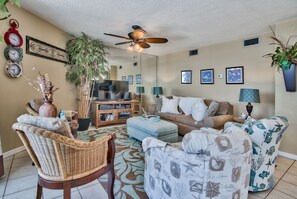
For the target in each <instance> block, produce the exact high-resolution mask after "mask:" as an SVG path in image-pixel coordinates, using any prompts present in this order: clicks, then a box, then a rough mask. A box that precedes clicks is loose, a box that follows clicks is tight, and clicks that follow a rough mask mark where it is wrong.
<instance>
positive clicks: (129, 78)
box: [128, 75, 133, 85]
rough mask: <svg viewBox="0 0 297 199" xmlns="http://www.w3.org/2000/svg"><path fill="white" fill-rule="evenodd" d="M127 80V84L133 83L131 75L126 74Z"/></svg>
mask: <svg viewBox="0 0 297 199" xmlns="http://www.w3.org/2000/svg"><path fill="white" fill-rule="evenodd" d="M128 82H129V84H130V85H131V84H133V75H128Z"/></svg>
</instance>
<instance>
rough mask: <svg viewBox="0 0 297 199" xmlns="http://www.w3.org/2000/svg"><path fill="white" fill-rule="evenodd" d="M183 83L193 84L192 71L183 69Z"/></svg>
mask: <svg viewBox="0 0 297 199" xmlns="http://www.w3.org/2000/svg"><path fill="white" fill-rule="evenodd" d="M181 83H182V84H192V71H191V70H182V71H181Z"/></svg>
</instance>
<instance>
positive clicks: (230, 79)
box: [226, 66, 244, 84]
mask: <svg viewBox="0 0 297 199" xmlns="http://www.w3.org/2000/svg"><path fill="white" fill-rule="evenodd" d="M226 84H244V70H243V66H236V67H227V68H226Z"/></svg>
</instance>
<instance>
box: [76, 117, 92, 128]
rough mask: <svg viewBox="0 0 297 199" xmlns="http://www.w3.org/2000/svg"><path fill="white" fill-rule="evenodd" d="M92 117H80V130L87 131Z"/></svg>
mask: <svg viewBox="0 0 297 199" xmlns="http://www.w3.org/2000/svg"><path fill="white" fill-rule="evenodd" d="M90 122H91V118H90V117H86V118H78V129H77V130H78V131H86V130H88V128H89V126H90Z"/></svg>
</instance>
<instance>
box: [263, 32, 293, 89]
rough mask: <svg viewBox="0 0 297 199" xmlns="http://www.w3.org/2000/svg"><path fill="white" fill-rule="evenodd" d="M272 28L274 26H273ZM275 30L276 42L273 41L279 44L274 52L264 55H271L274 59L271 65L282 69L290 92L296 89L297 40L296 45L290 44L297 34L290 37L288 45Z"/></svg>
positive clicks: (274, 37)
mask: <svg viewBox="0 0 297 199" xmlns="http://www.w3.org/2000/svg"><path fill="white" fill-rule="evenodd" d="M271 30H272V28H271ZM272 32H273V37H271V39H273V40H274V41H275V42H276V43H272V44H275V45H277V47H276V49H275V51H274V53H269V54H266V55H264V57H269V58H271V59H272V62H271V67H276V68H277V70H279V69H282V70H283V75H284V80H285V85H286V90H287V91H289V92H295V91H296V77H295V73H296V72H295V68H296V64H297V42H296V43H295V44H294V45H289V42H290V40H291V38H293V37H296V36H297V35H292V36H291V37H289V39H288V41H287V42H286V45H285V44H284V43H283V42H282V41H280V40H279V39H278V38H277V37H276V35H275V32H274V31H273V30H272Z"/></svg>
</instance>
